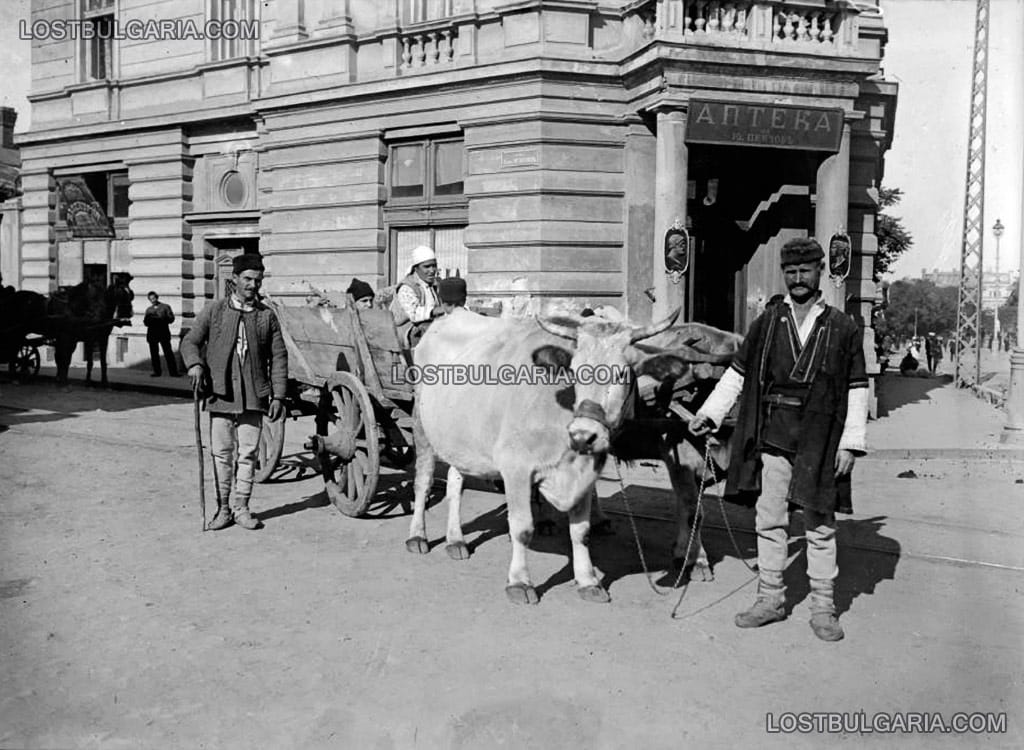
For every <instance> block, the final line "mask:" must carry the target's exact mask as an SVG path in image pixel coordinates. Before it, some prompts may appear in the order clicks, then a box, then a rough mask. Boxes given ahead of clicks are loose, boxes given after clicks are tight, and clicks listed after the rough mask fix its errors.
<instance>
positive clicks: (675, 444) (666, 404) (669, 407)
mask: <svg viewBox="0 0 1024 750" xmlns="http://www.w3.org/2000/svg"><path fill="white" fill-rule="evenodd" d="M742 342H743V337H742V336H740V335H739V334H736V333H732V332H730V331H723V330H720V329H718V328H715V327H713V326H709V325H705V324H703V323H685V324H682V325H678V326H672V327H671V328H669V329H668V330H666V331H664V332H662V333H659V334H657V335H655V336H652V337H651V338H649V339H648V340H647V341H645V342H644V343H642V344H637V346H636V348H637V349H638V350H640V352H641V356H640V357H639V358H638V360H637V362H636V364H635V366H634V367H635V371H636V374H637V385H638V388H637V399H638V404H637V405H636V408H635V417H636V418H635V419H633V420H629V421H627V422H626V423H625V424H624V425H623V428H622V430H621V431H620V432H619V433H618V434H617V435H616V436H615V439H614V440H613V443H612V448H611V452H612V455H614V456H616V457H617V458H620V459H623V460H625V461H633V460H638V459H660V460H661V461H663V462H664V464H665V468H666V469H667V471H668V474H669V479H670V480H671V482H672V489H673V492H674V494H675V498H676V539H675V543H674V544H673V546H672V557H673V559H674V561H675V563H676V565H680V566H684V567H690V566H695V568H696V570H698V571H699V572H700V575H701V577H702V578H703V579H704V580H710V578H711V573H710V567H709V565H708V560H707V555H706V554H705V552H704V546H703V544H702V543H701V539H700V533H699V529H698V530H697V531H694V530H693V526H694V521H695V518H696V514H697V500H698V488H697V481H698V480H699V479H705V478H706V479H707V480H708V481H711V479H712V478H711V477H710V476H707V477H706V476H705V472H707V473H708V474H710V471H709V470H708V469H707V467H706V464H705V453H704V450H705V446H706V443H705V441H704V439H701V438H695V437H694V436H693V435H691V434H690V433H689V431H688V430H687V426H686V423H687V421H688V413H689V412H695V411H696V410H697V408H698V407H699V405H700V404H701V403H703V400H704V399H705V398H706V397H707V396H708V395H709V394H710V392H711V390H712V389H713V388H714V384H715V382H717V379H718V378H719V377H721V374H722V372H723V370H724V366H726V365H727V364H728V363H729V362H730V361H732V358H733V356H734V355H735V353H736V351H737V350H738V349H739V347H740V344H741V343H742ZM681 397H682V398H689V399H690V401H689V403H686V405H685V406H683V405H681V404H680V403H679V402H680V401H681V400H682V398H681ZM664 415H671V416H670V419H669V420H667V421H666V420H664V419H660V420H659V417H662V416H664ZM652 425H659V426H658V427H652ZM729 448H730V446H729V444H728V443H720V444H715V443H714V442H713V443H712V446H711V458H712V460H713V461H714V463H715V464H716V465H717V466H718V470H717V471H716V478H717V479H719V480H721V479H724V478H725V472H724V469H726V468H728V465H729ZM691 535H692V536H693V541H692V543H691V541H690V537H691ZM687 547H689V555H687Z"/></svg>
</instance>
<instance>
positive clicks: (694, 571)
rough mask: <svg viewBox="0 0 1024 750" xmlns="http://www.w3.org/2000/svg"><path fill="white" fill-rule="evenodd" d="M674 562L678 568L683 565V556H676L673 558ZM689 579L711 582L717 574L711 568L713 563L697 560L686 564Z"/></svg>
mask: <svg viewBox="0 0 1024 750" xmlns="http://www.w3.org/2000/svg"><path fill="white" fill-rule="evenodd" d="M672 563H673V564H674V565H675V566H676V567H677V568H682V567H683V558H681V557H676V558H673V559H672ZM686 570H687V574H688V575H687V580H690V581H700V582H701V583H711V582H712V581H714V580H715V574H714V572H713V571H712V570H711V565H710V564H708V563H707V562H695V563H691V564H689V565H687V566H686Z"/></svg>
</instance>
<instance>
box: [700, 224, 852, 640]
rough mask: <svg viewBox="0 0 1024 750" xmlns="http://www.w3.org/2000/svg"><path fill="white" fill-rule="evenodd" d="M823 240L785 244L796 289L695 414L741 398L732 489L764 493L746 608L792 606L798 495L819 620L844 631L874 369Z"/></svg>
mask: <svg viewBox="0 0 1024 750" xmlns="http://www.w3.org/2000/svg"><path fill="white" fill-rule="evenodd" d="M823 258H824V252H823V251H822V249H821V246H820V245H819V244H818V243H817V241H815V240H814V239H813V238H810V239H802V238H801V239H794V240H790V241H789V242H787V243H786V244H785V245H784V246H783V248H782V274H783V277H784V279H785V282H786V287H787V289H788V290H789V294H788V295H787V296H786V297H785V298H784V299H783V300H781V301H780V302H778V303H776V304H770V305H769V306H768V307H767V309H766V310H765V311H764V312H763V313H762V314H761V315H760V317H758V318H757V320H755V321H754V323H753V325H752V326H751V327H750V331H749V333H748V334H747V337H746V338H745V339H744V341H743V344H742V346H741V347H740V349H739V351H738V352H737V353H736V356H735V358H734V359H733V363H732V365H731V367H730V368H729V369H728V370H727V371H726V373H725V375H724V376H723V377H722V379H721V380H720V381H719V382H718V385H717V386H716V387H715V390H714V391H713V392H712V394H711V395H710V396H709V397H708V399H707V400H706V401H705V402H704V405H703V406H702V407H701V408H700V410H699V411H698V412H697V414H696V416H694V418H693V419H692V420H691V421H690V430H691V432H692V433H693V434H694V435H698V436H699V435H704V434H706V433H708V432H710V431H711V430H714V429H717V426H719V425H721V424H722V420H723V418H724V417H725V415H726V414H727V413H728V412H729V410H730V409H731V408H732V406H733V404H734V403H735V402H736V400H737V399H739V401H740V407H739V417H738V420H737V425H736V432H735V433H734V434H733V438H732V455H731V458H730V462H729V476H728V479H727V481H726V488H725V492H726V495H739V494H746V495H747V496H748V497H750V496H754V497H756V498H757V499H756V506H755V507H756V511H757V513H756V520H755V526H756V530H757V566H758V579H759V580H758V590H757V601H755V602H754V605H753V606H752V607H750V608H749V609H747V610H745V611H743V612H740V613H739V614H738V615H736V625H737V626H739V627H741V628H755V627H760V626H762V625H767V624H769V623H772V622H778V621H779V620H784V619H785V618H786V608H785V600H786V587H785V585H784V583H783V571H784V570H785V568H786V559H787V556H788V543H789V514H788V508H789V506H790V505H791V504H792V505H796V506H800V507H801V508H802V509H803V517H804V527H805V529H806V538H807V575H808V578H809V579H810V589H811V594H810V596H811V602H810V603H811V629H812V630H813V631H814V634H815V635H816V636H817V637H818V638H820V639H821V640H823V641H838V640H840V639H842V638H843V635H844V633H843V629H842V627H841V626H840V624H839V621H838V619H837V617H836V609H835V603H834V596H833V594H834V587H835V579H836V577H837V576H838V574H839V569H838V567H837V565H836V522H835V514H836V512H837V511H838V512H840V513H850V512H852V510H853V508H852V505H851V497H850V474H851V472H852V470H853V464H854V459H855V457H856V456H858V455H863V454H864V452H865V450H866V444H865V433H866V427H867V412H868V389H867V388H868V379H867V375H866V372H865V366H864V351H863V347H862V342H861V332H860V328H859V327H858V326H857V324H856V323H855V322H854V321H853V319H852V318H850V317H849V316H847V315H846V314H844V313H843V312H842V311H841V310H837V309H836V308H834V307H830V306H829V305H826V304H825V302H824V300H823V299H822V297H821V292H820V291H819V286H820V283H821V274H822V270H823V269H824V267H825V264H824V262H823V260H822V259H823Z"/></svg>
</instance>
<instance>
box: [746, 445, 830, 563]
mask: <svg viewBox="0 0 1024 750" xmlns="http://www.w3.org/2000/svg"><path fill="white" fill-rule="evenodd" d="M761 461H762V468H761V496H760V497H759V498H758V500H757V506H756V516H755V521H754V526H755V529H756V530H757V565H758V569H759V570H761V571H762V572H764V573H768V574H771V573H779V574H781V572H782V571H783V570H785V568H786V559H787V557H788V552H789V511H788V500H787V498H788V497H789V484H790V480H791V479H792V477H793V465H792V464H791V463H790V462H789V459H787V458H782V457H781V456H770V455H768V454H762V456H761ZM804 529H805V534H806V538H807V577H808V578H810V579H811V580H819V581H831V580H834V579H835V577H836V576H837V575H838V574H839V567H838V566H837V565H836V522H835V514H833V513H821V512H819V511H816V510H811V509H809V508H804Z"/></svg>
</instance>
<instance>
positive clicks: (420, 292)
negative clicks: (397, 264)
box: [391, 245, 444, 346]
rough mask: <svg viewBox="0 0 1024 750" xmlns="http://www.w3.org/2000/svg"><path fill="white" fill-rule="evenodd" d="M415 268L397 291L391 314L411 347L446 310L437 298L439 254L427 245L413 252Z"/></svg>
mask: <svg viewBox="0 0 1024 750" xmlns="http://www.w3.org/2000/svg"><path fill="white" fill-rule="evenodd" d="M411 260H412V263H411V265H412V267H411V268H410V269H409V273H408V275H406V277H405V278H404V279H402V280H401V281H400V282H399V284H398V288H397V289H396V290H395V299H394V301H393V302H392V303H391V314H392V315H394V316H395V325H397V326H398V333H399V335H400V336H402V337H403V339H404V340H405V341H408V342H409V344H410V346H415V345H416V342H417V341H419V339H420V338H421V337H422V336H423V334H424V332H425V331H426V329H427V326H428V325H430V321H432V320H433V319H434V318H436V317H438V316H439V315H443V314H444V311H443V310H442V309H441V307H440V304H441V303H440V300H438V298H437V256H435V255H434V251H433V250H432V249H431V248H429V247H427V246H426V245H419V246H418V247H415V248H413V251H412V259H411Z"/></svg>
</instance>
